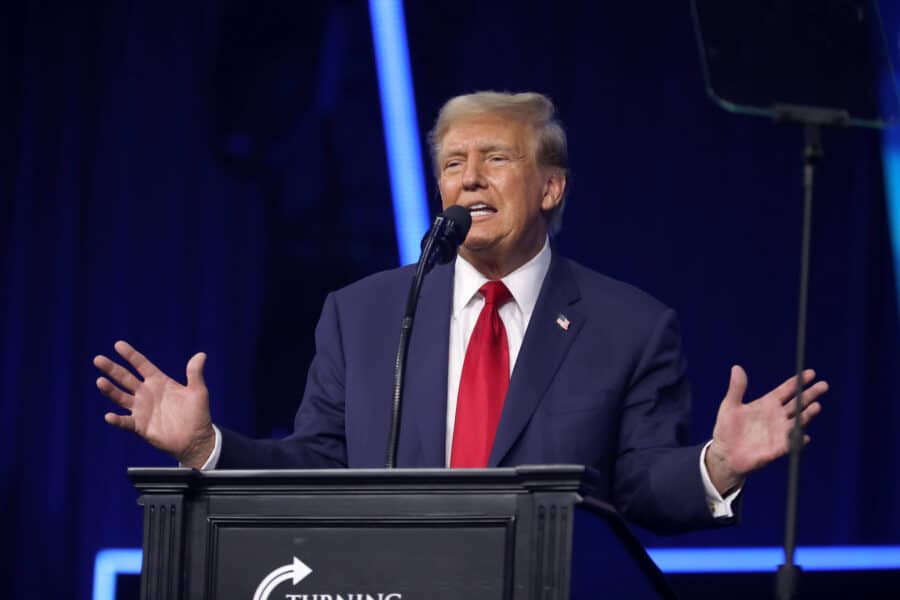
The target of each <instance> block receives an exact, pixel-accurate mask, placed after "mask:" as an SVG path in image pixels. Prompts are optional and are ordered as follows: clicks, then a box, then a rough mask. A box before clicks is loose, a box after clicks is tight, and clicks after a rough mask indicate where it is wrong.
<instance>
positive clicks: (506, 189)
mask: <svg viewBox="0 0 900 600" xmlns="http://www.w3.org/2000/svg"><path fill="white" fill-rule="evenodd" d="M532 138H533V135H532V133H531V128H530V127H529V125H527V124H526V123H523V122H521V121H518V120H515V119H512V118H509V117H504V116H503V115H492V114H485V115H477V116H472V117H469V118H465V119H462V120H460V121H457V122H456V123H454V124H453V125H452V126H451V127H450V128H449V129H448V130H447V133H446V134H444V137H443V139H442V140H441V143H440V153H439V155H438V169H439V178H438V186H439V188H440V191H441V199H442V203H443V206H444V208H445V209H446V208H447V207H449V206H451V205H453V204H459V205H461V206H463V207H465V208H467V209H469V213H470V214H471V215H472V228H471V230H469V235H468V236H467V237H466V241H465V243H464V244H463V247H462V248H461V249H460V253H461V254H463V256H465V258H466V259H468V260H469V261H470V262H472V263H473V264H474V265H475V266H476V267H479V270H482V272H485V269H483V268H481V267H482V266H485V267H486V268H487V270H489V271H491V273H486V272H485V274H486V275H488V276H492V277H499V276H503V275H506V274H507V273H509V272H510V271H511V270H514V269H516V268H518V267H519V266H521V265H522V264H524V263H525V262H527V261H528V260H529V259H531V258H532V257H533V256H534V255H535V254H537V253H538V252H539V251H540V249H541V247H542V246H543V244H544V239H545V237H546V235H547V223H546V220H545V219H544V215H543V212H544V211H549V210H550V209H552V208H553V207H554V206H556V204H558V203H559V201H560V199H561V197H562V190H563V188H564V186H565V179H564V177H563V176H562V175H561V174H559V173H557V172H556V171H555V170H553V169H545V168H542V167H541V166H540V165H538V164H537V159H536V156H535V148H534V147H533V146H534V141H533V139H532ZM498 270H499V272H498Z"/></svg>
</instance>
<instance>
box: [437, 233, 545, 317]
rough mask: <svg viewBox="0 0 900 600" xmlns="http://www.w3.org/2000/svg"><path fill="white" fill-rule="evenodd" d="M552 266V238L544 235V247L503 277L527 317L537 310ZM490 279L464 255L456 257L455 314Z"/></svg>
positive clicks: (454, 279)
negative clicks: (542, 288)
mask: <svg viewBox="0 0 900 600" xmlns="http://www.w3.org/2000/svg"><path fill="white" fill-rule="evenodd" d="M549 270H550V240H549V239H548V238H544V247H543V248H541V251H540V252H538V253H537V254H536V255H535V256H534V258H532V259H531V260H529V261H528V262H527V263H525V264H524V265H522V266H521V267H519V268H518V269H516V270H515V271H513V272H512V273H510V274H509V275H507V276H506V277H504V278H502V279H501V281H502V282H503V283H504V284H505V285H506V287H507V289H509V292H510V294H512V297H513V300H514V301H515V302H516V304H518V305H519V308H520V309H521V310H522V314H523V315H524V317H525V319H526V321H527V320H528V319H529V318H530V317H531V313H532V312H533V311H534V305H535V304H537V297H538V294H539V293H540V292H541V285H542V284H543V283H544V277H545V276H546V275H547V271H549ZM488 281H489V280H488V278H487V277H485V276H484V275H482V274H481V273H480V272H479V271H478V269H476V268H475V267H474V266H472V263H470V262H469V261H467V260H466V259H465V258H463V257H462V256H457V257H456V263H455V265H454V272H453V317H454V318H458V317H459V313H460V311H461V310H462V309H463V308H465V307H466V305H468V304H469V302H470V301H471V300H472V298H473V297H474V296H475V294H476V293H478V290H479V289H480V288H481V286H483V285H484V284H485V283H487V282H488Z"/></svg>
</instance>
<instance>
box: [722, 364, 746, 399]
mask: <svg viewBox="0 0 900 600" xmlns="http://www.w3.org/2000/svg"><path fill="white" fill-rule="evenodd" d="M745 393H747V373H746V372H745V371H744V369H743V367H741V366H740V365H734V366H733V367H731V380H730V381H729V382H728V391H727V392H726V393H725V399H724V400H722V404H726V403H728V404H742V403H743V402H744V394H745Z"/></svg>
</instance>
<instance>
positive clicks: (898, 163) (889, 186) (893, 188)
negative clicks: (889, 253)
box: [881, 127, 900, 298]
mask: <svg viewBox="0 0 900 600" xmlns="http://www.w3.org/2000/svg"><path fill="white" fill-rule="evenodd" d="M882 135H883V148H882V152H881V157H882V161H883V165H884V166H883V168H884V191H885V196H886V199H887V213H888V222H889V226H890V230H891V241H892V243H893V247H894V264H895V265H896V266H897V268H896V269H895V271H896V273H897V275H896V277H895V282H896V284H897V297H898V298H900V131H898V128H897V127H893V128H891V129H886V130H885V131H884V133H883V134H882Z"/></svg>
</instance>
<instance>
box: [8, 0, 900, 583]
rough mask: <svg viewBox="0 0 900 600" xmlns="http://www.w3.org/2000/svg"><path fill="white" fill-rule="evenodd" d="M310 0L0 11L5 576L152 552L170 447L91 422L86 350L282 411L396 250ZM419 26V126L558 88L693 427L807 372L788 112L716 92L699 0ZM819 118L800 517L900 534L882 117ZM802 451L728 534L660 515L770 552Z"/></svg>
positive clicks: (590, 207) (342, 55)
mask: <svg viewBox="0 0 900 600" xmlns="http://www.w3.org/2000/svg"><path fill="white" fill-rule="evenodd" d="M308 4H317V3H298V2H275V3H258V2H250V1H249V0H234V1H231V2H224V1H214V0H207V1H205V2H204V1H198V2H137V1H134V0H132V1H126V2H100V1H92V2H81V3H48V2H37V1H33V2H27V1H22V2H18V3H5V4H4V5H3V7H2V8H0V27H2V30H0V31H2V34H3V35H2V40H3V41H2V44H3V52H0V78H2V80H0V81H2V85H0V134H2V136H0V149H2V150H0V151H2V154H0V253H2V254H0V290H2V293H0V308H2V311H0V415H2V420H0V428H2V434H0V481H2V482H3V483H2V494H0V510H2V513H0V514H2V521H3V523H4V531H5V534H6V543H5V544H3V547H4V554H5V556H2V557H0V558H2V560H0V565H2V566H0V570H2V571H0V593H2V594H3V595H4V596H5V597H13V598H38V597H54V596H56V597H74V598H82V599H83V598H87V597H88V595H89V591H90V586H91V578H92V572H91V569H92V567H93V560H94V556H95V554H96V552H97V551H98V550H99V549H100V548H104V547H137V546H139V545H140V535H141V525H142V515H141V512H140V509H139V507H138V506H136V504H135V499H136V494H135V492H134V491H133V490H132V488H131V486H130V484H129V482H128V480H127V478H126V475H125V469H126V468H127V467H129V466H148V465H172V464H173V463H172V462H171V460H170V459H168V458H166V457H165V456H163V455H162V454H160V453H158V452H157V451H155V450H153V449H151V448H148V447H147V446H146V445H144V444H143V443H142V442H140V441H139V440H137V439H136V438H134V437H132V436H130V435H126V434H124V433H122V432H120V431H117V430H113V429H111V428H109V427H107V426H106V425H105V424H104V422H103V413H104V412H105V411H106V410H108V409H109V408H110V405H109V403H108V402H106V401H105V399H104V398H102V397H101V396H100V394H99V393H98V392H97V391H96V389H95V387H94V380H95V378H96V376H97V374H96V373H95V371H94V369H93V367H92V366H91V357H92V356H93V355H94V354H96V353H99V352H103V353H109V352H111V351H112V343H113V342H114V341H115V340H117V339H128V340H130V341H131V342H132V343H134V344H135V345H136V346H137V347H138V348H140V349H141V350H143V351H144V352H145V353H146V354H147V355H148V356H150V357H152V358H153V359H154V360H155V361H156V362H157V364H159V366H161V367H162V368H163V369H165V370H167V371H168V372H170V373H171V374H173V375H176V376H179V377H183V372H184V364H185V362H186V360H187V359H188V357H189V356H190V355H191V354H193V353H194V352H197V351H199V350H204V351H206V352H207V353H208V354H209V362H208V373H207V382H208V384H209V387H210V390H211V393H212V402H213V416H214V418H215V420H216V421H217V422H218V423H221V424H222V425H225V426H228V427H231V428H234V429H237V430H239V431H243V432H245V433H248V434H254V435H259V436H268V435H272V434H275V435H280V434H283V433H285V432H286V430H287V427H289V425H290V423H291V421H292V416H293V412H294V411H295V409H296V406H297V402H298V399H299V397H300V393H301V391H302V388H303V384H304V378H305V370H306V366H307V364H308V361H309V359H310V357H311V352H312V335H311V334H312V330H313V327H314V325H315V322H316V320H317V318H318V314H319V310H320V306H321V302H322V301H323V299H324V296H325V294H326V293H327V291H329V290H332V289H334V288H336V287H339V286H341V285H344V284H346V283H348V282H350V281H352V280H354V279H356V278H358V277H361V276H363V275H365V274H367V273H371V272H373V271H377V270H380V269H385V268H389V267H392V266H395V265H396V264H397V263H398V261H399V257H398V253H397V241H396V238H395V234H394V220H393V212H392V203H391V183H390V180H389V175H388V167H387V164H388V163H387V157H386V153H385V150H384V141H383V140H384V137H383V131H382V121H381V109H380V100H379V89H378V77H377V73H376V65H375V57H374V53H373V44H372V38H371V33H370V23H369V13H368V9H367V6H366V4H365V3H363V2H351V1H347V2H331V3H318V4H317V5H316V6H308ZM406 19H407V29H408V33H409V48H410V52H411V66H412V78H413V82H414V86H415V103H416V109H417V111H418V119H419V136H420V139H423V138H424V133H425V132H426V131H427V130H428V128H429V127H430V124H431V121H432V120H433V119H434V117H435V114H436V112H437V109H438V108H439V106H440V104H441V103H442V102H443V101H444V100H445V99H446V98H448V97H449V96H451V95H454V94H458V93H462V92H468V91H473V90H478V89H502V90H538V91H541V92H544V93H547V94H549V95H550V96H552V97H553V98H554V99H555V100H556V101H557V103H558V106H559V109H560V112H561V114H562V118H563V120H564V121H565V123H566V124H567V126H568V131H569V136H570V150H571V156H572V166H573V178H572V181H571V184H572V187H571V192H572V193H571V198H570V203H569V207H568V209H567V214H566V220H565V223H564V228H563V232H562V234H561V235H560V237H559V244H560V246H561V248H562V250H563V251H564V252H566V253H568V254H570V255H571V256H573V257H574V258H576V259H578V260H580V261H581V262H583V263H584V264H586V265H588V266H590V267H593V268H596V269H599V270H601V271H604V272H606V273H608V274H610V275H612V276H614V277H617V278H620V279H624V280H626V281H629V282H631V283H633V284H635V285H637V286H639V287H642V288H643V289H645V290H647V291H648V292H650V293H652V294H653V295H655V296H657V297H658V298H660V299H661V300H663V301H664V302H666V303H667V304H669V305H671V306H673V307H674V308H675V309H677V310H678V312H679V314H680V316H681V319H682V323H683V329H684V335H685V344H686V350H687V354H688V359H689V365H690V367H689V368H690V374H691V376H692V380H693V391H694V407H695V420H694V422H695V427H694V432H693V436H694V439H695V440H696V441H698V442H699V441H702V440H704V439H705V438H707V437H708V436H709V435H710V433H711V428H712V424H713V421H714V418H715V413H716V409H717V406H718V402H719V400H720V399H721V397H722V395H723V394H724V391H725V389H726V385H727V379H728V369H729V366H730V365H731V364H732V363H735V362H737V363H740V364H742V365H744V366H745V368H746V369H747V370H748V373H749V375H750V392H751V393H761V392H763V391H765V390H767V389H768V388H769V387H771V386H772V385H774V384H775V383H777V382H780V381H781V380H783V379H784V378H786V377H788V376H789V375H790V374H791V372H792V370H793V351H794V350H793V348H794V332H795V311H796V291H797V290H796V287H797V286H796V278H797V273H798V265H799V238H798V233H797V232H798V231H799V224H800V216H801V215H800V207H801V188H800V174H801V170H800V169H801V149H802V148H801V146H802V136H801V132H800V131H799V130H798V129H795V128H790V127H778V126H775V125H773V124H771V123H769V122H767V121H765V120H758V119H751V118H742V117H736V116H733V115H729V114H726V113H725V112H723V111H721V110H720V109H718V108H716V107H715V106H714V105H713V104H712V103H711V102H710V101H709V100H708V99H707V98H706V96H705V95H704V92H703V86H702V81H701V75H700V67H699V63H698V58H697V51H696V46H695V42H694V38H693V32H692V30H691V23H690V18H689V11H688V5H687V3H686V2H647V3H635V2H596V3H595V2H591V3H588V2H583V3H582V2H579V3H571V4H567V3H562V4H560V3H546V4H545V3H522V2H514V1H509V2H505V1H503V2H476V1H475V0H461V1H460V2H454V3H431V2H418V3H408V4H407V5H406ZM824 141H825V151H826V157H825V159H824V161H823V162H822V163H821V168H820V177H819V180H818V183H819V185H818V188H817V193H816V206H815V211H814V223H813V255H812V282H811V295H810V332H809V363H810V365H812V366H814V367H815V368H816V369H817V370H818V371H819V372H820V373H821V374H822V375H823V376H824V377H826V378H827V379H828V380H829V381H830V383H831V385H832V391H831V393H830V394H829V395H828V397H827V400H826V402H825V410H824V412H823V414H822V416H821V417H819V418H818V419H817V421H816V423H815V424H814V426H813V428H812V431H811V434H812V437H813V442H812V445H811V446H810V447H809V449H808V451H807V452H806V453H805V456H804V464H803V473H802V485H801V502H802V506H801V513H800V529H799V539H800V541H801V543H802V544H806V545H821V544H890V543H893V544H897V543H900V513H898V511H897V510H896V507H897V506H898V505H900V465H898V457H900V441H898V438H897V432H898V431H900V382H898V372H900V370H898V358H900V357H898V333H900V327H898V307H897V299H896V291H895V290H896V285H895V279H894V266H893V258H892V253H891V252H892V251H891V240H890V235H889V227H888V220H887V211H886V203H885V194H884V186H883V182H882V181H883V176H882V169H881V158H882V157H881V138H880V137H879V136H878V135H877V134H874V133H871V132H859V131H828V132H826V135H825V140H824ZM422 150H423V155H426V156H427V151H426V149H425V147H424V140H423V146H422ZM429 171H430V167H428V166H426V173H427V172H429ZM427 186H428V190H429V196H430V197H431V198H432V206H431V209H432V211H434V210H435V209H436V208H437V202H436V200H434V194H433V190H434V181H433V179H431V178H430V176H429V179H428V180H427ZM398 325H399V324H398ZM785 470H786V469H785V465H784V464H783V463H778V464H776V465H774V466H772V467H771V468H769V469H768V470H766V471H765V472H763V473H760V474H758V475H757V476H754V477H753V478H752V479H751V480H750V481H749V482H748V483H747V486H746V489H745V492H744V494H745V496H744V510H743V516H742V524H741V525H740V526H738V527H734V528H729V529H725V530H720V531H715V532H706V533H698V534H691V535H688V536H684V537H679V538H668V539H660V538H655V537H652V536H650V535H649V534H645V533H643V532H642V533H641V537H642V540H643V541H644V542H645V543H647V544H648V545H652V546H656V547H659V546H679V545H682V546H703V545H710V546H749V545H766V546H772V545H777V544H779V543H780V541H781V538H782V528H783V518H782V512H783V507H784V490H785V477H786V474H785Z"/></svg>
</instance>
